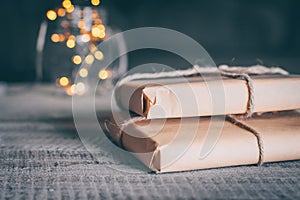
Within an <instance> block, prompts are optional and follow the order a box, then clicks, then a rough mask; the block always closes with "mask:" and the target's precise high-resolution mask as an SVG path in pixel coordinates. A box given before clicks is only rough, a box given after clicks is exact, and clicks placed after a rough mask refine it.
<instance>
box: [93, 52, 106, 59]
mask: <svg viewBox="0 0 300 200" xmlns="http://www.w3.org/2000/svg"><path fill="white" fill-rule="evenodd" d="M94 55H95V58H96V59H97V60H103V58H104V55H103V53H102V52H101V51H96V52H95V54H94Z"/></svg>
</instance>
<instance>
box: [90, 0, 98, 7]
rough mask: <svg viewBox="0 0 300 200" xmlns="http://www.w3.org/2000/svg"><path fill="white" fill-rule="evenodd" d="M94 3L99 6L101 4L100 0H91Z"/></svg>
mask: <svg viewBox="0 0 300 200" xmlns="http://www.w3.org/2000/svg"><path fill="white" fill-rule="evenodd" d="M91 3H92V5H94V6H98V5H99V4H100V0H91Z"/></svg>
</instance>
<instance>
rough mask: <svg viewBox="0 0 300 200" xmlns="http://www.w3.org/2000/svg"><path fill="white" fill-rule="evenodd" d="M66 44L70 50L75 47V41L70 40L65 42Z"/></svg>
mask: <svg viewBox="0 0 300 200" xmlns="http://www.w3.org/2000/svg"><path fill="white" fill-rule="evenodd" d="M66 44H67V47H68V48H70V49H72V48H74V47H75V45H76V44H75V41H74V40H70V39H68V40H67V43H66Z"/></svg>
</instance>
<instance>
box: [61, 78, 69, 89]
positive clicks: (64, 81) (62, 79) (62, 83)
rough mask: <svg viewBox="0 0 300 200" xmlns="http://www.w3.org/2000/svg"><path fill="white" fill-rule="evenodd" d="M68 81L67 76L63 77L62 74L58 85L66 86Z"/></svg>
mask: <svg viewBox="0 0 300 200" xmlns="http://www.w3.org/2000/svg"><path fill="white" fill-rule="evenodd" d="M69 83H70V80H69V79H68V78H67V77H65V76H63V77H61V78H60V79H59V85H60V86H63V87H65V86H67V85H68V84H69Z"/></svg>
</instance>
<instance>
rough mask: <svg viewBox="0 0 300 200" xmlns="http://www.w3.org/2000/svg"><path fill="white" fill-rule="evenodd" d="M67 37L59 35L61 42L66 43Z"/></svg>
mask: <svg viewBox="0 0 300 200" xmlns="http://www.w3.org/2000/svg"><path fill="white" fill-rule="evenodd" d="M65 39H66V38H65V36H64V35H63V34H59V41H60V42H63V41H65Z"/></svg>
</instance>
